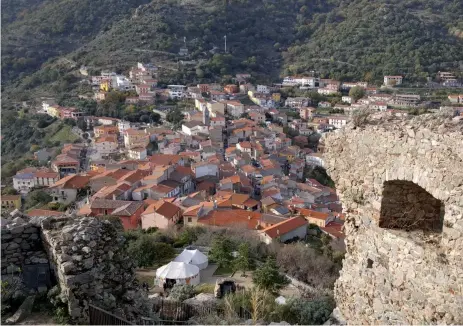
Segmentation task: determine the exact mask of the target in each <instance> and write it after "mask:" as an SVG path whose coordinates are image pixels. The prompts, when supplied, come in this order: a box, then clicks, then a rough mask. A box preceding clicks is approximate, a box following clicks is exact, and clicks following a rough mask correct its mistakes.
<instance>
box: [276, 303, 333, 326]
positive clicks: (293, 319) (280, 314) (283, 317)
mask: <svg viewBox="0 0 463 326" xmlns="http://www.w3.org/2000/svg"><path fill="white" fill-rule="evenodd" d="M334 307H335V304H334V300H333V298H331V297H325V298H320V299H317V300H312V301H308V300H305V299H299V298H291V299H289V300H288V302H287V303H286V304H284V305H280V306H277V308H276V309H275V312H274V315H273V319H274V320H275V321H286V322H287V323H290V324H299V325H322V324H323V323H325V322H326V321H327V320H328V319H329V317H330V315H331V312H332V311H333V309H334Z"/></svg>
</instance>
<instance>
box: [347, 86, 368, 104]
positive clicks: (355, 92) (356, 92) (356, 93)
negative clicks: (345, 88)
mask: <svg viewBox="0 0 463 326" xmlns="http://www.w3.org/2000/svg"><path fill="white" fill-rule="evenodd" d="M349 96H351V97H352V98H353V99H354V100H355V101H358V100H359V99H361V98H362V97H364V96H365V89H364V88H363V87H360V86H354V87H352V88H351V89H350V91H349Z"/></svg>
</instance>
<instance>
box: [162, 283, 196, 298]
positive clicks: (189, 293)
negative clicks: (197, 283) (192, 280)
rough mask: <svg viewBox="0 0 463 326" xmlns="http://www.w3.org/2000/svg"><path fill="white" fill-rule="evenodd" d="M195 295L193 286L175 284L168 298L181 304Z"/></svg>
mask: <svg viewBox="0 0 463 326" xmlns="http://www.w3.org/2000/svg"><path fill="white" fill-rule="evenodd" d="M195 294H196V290H195V288H194V286H193V285H189V284H175V285H174V287H173V288H172V290H171V291H170V293H169V298H172V299H174V300H176V301H180V302H182V301H185V300H186V299H189V298H192V297H194V296H195Z"/></svg>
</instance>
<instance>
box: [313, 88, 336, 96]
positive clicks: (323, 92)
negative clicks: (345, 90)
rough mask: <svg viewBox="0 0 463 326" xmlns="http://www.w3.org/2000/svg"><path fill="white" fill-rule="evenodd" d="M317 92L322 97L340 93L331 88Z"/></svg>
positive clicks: (320, 89)
mask: <svg viewBox="0 0 463 326" xmlns="http://www.w3.org/2000/svg"><path fill="white" fill-rule="evenodd" d="M317 92H318V94H322V95H333V94H337V93H338V91H337V90H335V89H331V88H319V89H317Z"/></svg>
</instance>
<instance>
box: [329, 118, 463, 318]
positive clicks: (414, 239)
mask: <svg viewBox="0 0 463 326" xmlns="http://www.w3.org/2000/svg"><path fill="white" fill-rule="evenodd" d="M325 148H326V153H325V157H324V158H325V161H326V164H327V170H328V173H329V174H330V176H331V177H332V179H333V180H334V181H335V183H336V188H337V191H338V193H339V195H340V198H341V200H342V203H343V207H344V210H345V213H346V223H345V233H346V246H347V254H346V258H345V260H344V262H343V269H342V271H341V274H340V278H339V279H338V281H337V283H336V286H335V297H336V302H337V306H338V308H339V310H340V311H341V313H342V315H343V316H344V317H345V318H346V320H347V322H348V323H351V324H373V323H374V324H378V323H381V324H398V323H401V324H411V323H413V324H425V323H426V324H427V323H433V324H435V323H445V324H451V323H453V324H463V310H462V309H461V307H463V293H462V291H463V288H462V284H463V255H462V253H463V124H462V122H459V121H452V120H446V119H445V118H443V117H442V118H441V117H438V116H436V115H429V116H421V117H417V118H414V119H409V120H393V121H379V122H378V121H377V122H375V123H374V124H369V125H366V126H363V127H357V128H354V127H353V126H348V127H347V128H345V129H343V130H342V131H341V132H339V133H333V134H330V135H329V136H327V137H326V139H325Z"/></svg>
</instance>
